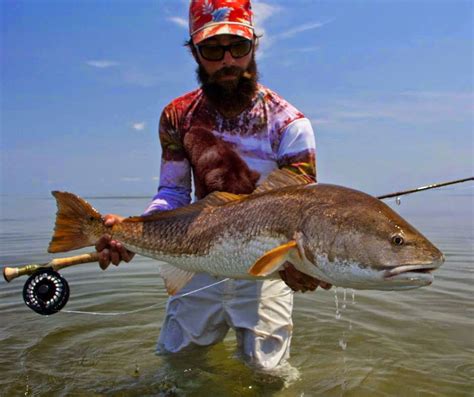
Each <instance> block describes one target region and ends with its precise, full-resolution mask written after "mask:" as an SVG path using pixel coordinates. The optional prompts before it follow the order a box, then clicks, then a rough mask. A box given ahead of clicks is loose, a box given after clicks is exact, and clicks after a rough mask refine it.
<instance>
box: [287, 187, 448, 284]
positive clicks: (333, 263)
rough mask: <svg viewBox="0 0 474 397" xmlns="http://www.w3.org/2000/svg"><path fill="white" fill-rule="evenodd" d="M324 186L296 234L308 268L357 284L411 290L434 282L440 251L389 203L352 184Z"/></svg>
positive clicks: (333, 280)
mask: <svg viewBox="0 0 474 397" xmlns="http://www.w3.org/2000/svg"><path fill="white" fill-rule="evenodd" d="M316 186H317V185H316ZM322 190H326V191H325V192H321V193H323V196H324V195H326V196H327V198H326V199H325V200H324V199H321V200H319V203H316V204H315V206H314V207H313V208H309V213H308V216H307V217H306V222H305V225H304V226H303V227H302V232H301V233H300V234H299V235H298V236H297V238H296V240H297V243H298V248H299V251H300V255H301V256H302V257H303V259H304V262H305V264H306V265H305V268H306V273H309V272H311V274H312V275H313V276H314V277H317V278H320V279H322V280H324V281H327V282H329V283H332V284H334V285H337V286H341V287H347V288H356V289H378V290H399V289H411V288H418V287H422V286H426V285H430V284H431V283H432V282H433V275H432V272H433V271H434V270H436V269H437V268H438V267H439V266H441V265H442V263H443V262H444V256H443V254H442V252H441V251H440V250H439V249H438V248H436V247H435V246H434V245H433V244H432V243H431V242H430V241H429V240H428V239H427V238H426V237H425V236H423V235H422V234H421V233H420V232H419V231H418V230H416V229H415V228H414V227H413V226H412V225H410V224H409V223H408V222H407V221H406V220H404V219H403V218H402V217H401V216H400V215H398V214H397V213H396V212H395V211H393V210H392V209H391V208H390V207H389V206H388V205H386V204H385V203H383V202H382V201H380V200H378V199H376V198H374V197H372V196H370V195H368V194H365V193H362V192H359V191H356V190H352V189H347V188H343V187H338V186H331V185H326V186H325V187H323V189H322ZM318 194H320V193H318Z"/></svg>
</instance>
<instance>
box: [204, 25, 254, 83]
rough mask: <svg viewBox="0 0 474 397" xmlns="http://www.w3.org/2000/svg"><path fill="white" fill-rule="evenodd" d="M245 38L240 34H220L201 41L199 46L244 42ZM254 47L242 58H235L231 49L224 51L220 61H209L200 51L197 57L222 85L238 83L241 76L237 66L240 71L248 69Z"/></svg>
mask: <svg viewBox="0 0 474 397" xmlns="http://www.w3.org/2000/svg"><path fill="white" fill-rule="evenodd" d="M243 40H245V39H243V38H242V37H240V36H235V35H229V34H226V35H218V36H214V37H210V38H208V39H206V40H204V41H202V42H201V43H199V46H220V45H222V46H228V45H231V44H235V43H238V42H242V41H243ZM252 54H253V48H252V50H251V51H250V52H249V53H248V54H247V55H244V56H243V57H241V58H234V57H233V56H232V54H231V53H230V51H229V50H227V51H226V52H225V53H224V57H223V58H222V59H221V60H219V61H209V60H207V59H205V58H203V57H202V55H201V54H200V51H197V57H198V61H199V63H200V65H201V66H202V67H203V68H204V70H205V71H206V73H207V74H208V75H209V77H210V80H211V81H212V82H214V83H217V84H219V85H222V86H227V85H233V84H236V80H237V79H238V78H239V74H240V73H237V68H238V69H239V70H240V72H242V71H244V70H246V69H247V68H248V66H249V64H250V61H251V59H252ZM233 70H234V72H232V71H233ZM219 71H228V72H227V73H222V72H221V73H217V72H219Z"/></svg>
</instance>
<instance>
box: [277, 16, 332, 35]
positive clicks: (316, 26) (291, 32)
mask: <svg viewBox="0 0 474 397" xmlns="http://www.w3.org/2000/svg"><path fill="white" fill-rule="evenodd" d="M330 22H332V20H330V21H326V22H310V23H306V24H304V25H301V26H298V27H296V28H293V29H288V30H286V31H284V32H282V33H279V34H278V35H276V36H275V38H280V39H287V38H289V37H293V36H295V35H297V34H299V33H303V32H306V31H308V30H313V29H319V28H322V27H323V26H324V25H327V24H328V23H330Z"/></svg>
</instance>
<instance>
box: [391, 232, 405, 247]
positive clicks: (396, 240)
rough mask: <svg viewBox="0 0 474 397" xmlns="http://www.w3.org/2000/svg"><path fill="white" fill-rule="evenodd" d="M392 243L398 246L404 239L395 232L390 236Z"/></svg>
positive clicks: (403, 242)
mask: <svg viewBox="0 0 474 397" xmlns="http://www.w3.org/2000/svg"><path fill="white" fill-rule="evenodd" d="M392 244H393V245H397V246H399V247H400V246H402V245H403V244H405V240H404V238H403V237H402V236H400V235H399V234H395V235H394V236H392Z"/></svg>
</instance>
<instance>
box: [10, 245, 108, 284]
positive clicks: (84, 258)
mask: <svg viewBox="0 0 474 397" xmlns="http://www.w3.org/2000/svg"><path fill="white" fill-rule="evenodd" d="M98 261H99V254H98V253H97V252H91V253H89V254H83V255H76V256H70V257H67V258H56V259H53V260H52V261H51V262H48V263H43V264H29V265H24V266H19V267H4V268H3V277H4V279H5V281H6V282H7V283H9V282H10V281H12V280H13V279H15V278H17V277H20V276H25V275H28V276H29V275H31V274H33V273H34V272H36V271H37V270H39V269H47V268H50V269H53V270H55V271H58V270H60V269H64V268H65V267H69V266H75V265H80V264H82V263H91V262H98Z"/></svg>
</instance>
